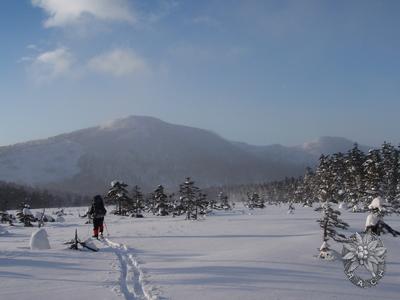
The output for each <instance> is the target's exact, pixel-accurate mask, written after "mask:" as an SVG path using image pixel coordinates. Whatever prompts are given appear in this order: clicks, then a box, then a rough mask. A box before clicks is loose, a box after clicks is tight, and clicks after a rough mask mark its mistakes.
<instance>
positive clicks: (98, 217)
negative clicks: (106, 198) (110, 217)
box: [88, 195, 107, 238]
mask: <svg viewBox="0 0 400 300" xmlns="http://www.w3.org/2000/svg"><path fill="white" fill-rule="evenodd" d="M106 213H107V210H106V208H105V207H104V202H103V198H102V197H101V196H100V195H97V196H95V197H94V198H93V203H92V206H91V207H90V209H89V211H88V215H91V216H92V218H93V237H94V238H98V237H99V234H100V236H103V222H104V216H105V215H106Z"/></svg>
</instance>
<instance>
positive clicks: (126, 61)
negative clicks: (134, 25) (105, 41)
mask: <svg viewBox="0 0 400 300" xmlns="http://www.w3.org/2000/svg"><path fill="white" fill-rule="evenodd" d="M88 67H89V68H90V69H91V70H93V71H96V72H100V73H106V74H111V75H113V76H117V77H118V76H126V75H131V74H134V73H139V72H144V71H146V70H147V69H148V68H147V65H146V62H145V61H144V59H142V58H141V57H139V56H138V55H137V54H136V53H135V52H134V51H132V50H130V49H114V50H112V51H110V52H106V53H103V54H100V55H98V56H95V57H93V58H92V59H91V60H90V61H89V62H88Z"/></svg>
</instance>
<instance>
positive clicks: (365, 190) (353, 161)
mask: <svg viewBox="0 0 400 300" xmlns="http://www.w3.org/2000/svg"><path fill="white" fill-rule="evenodd" d="M202 191H203V193H205V194H206V195H207V199H208V200H215V199H217V197H218V195H220V193H221V192H222V193H223V194H225V195H226V196H228V198H229V201H231V202H247V201H249V199H251V198H254V197H257V198H260V199H262V201H263V202H266V203H302V204H304V205H307V206H312V204H313V203H315V202H320V201H321V200H323V199H326V198H329V199H330V200H329V201H332V202H335V203H338V202H345V203H347V204H348V205H349V206H350V207H353V208H354V209H358V208H360V209H365V208H366V207H367V206H368V205H369V203H370V201H371V200H372V198H374V197H376V196H377V195H380V196H382V197H383V198H385V199H386V200H387V201H388V202H389V205H390V206H391V207H392V208H393V210H394V211H396V212H398V213H400V147H395V146H392V145H391V144H389V143H386V142H385V143H384V144H383V145H382V147H381V148H380V149H372V150H370V151H369V152H368V153H364V152H362V151H361V150H360V149H359V148H358V145H357V144H355V145H354V147H353V148H352V149H350V150H349V151H348V152H347V153H335V154H332V155H321V157H320V160H319V164H318V166H317V167H316V169H315V170H312V169H311V168H307V170H305V175H304V176H302V177H298V178H286V179H284V180H282V181H275V182H266V183H255V184H245V185H232V186H222V187H221V186H215V187H208V188H203V189H202ZM155 192H156V191H154V192H153V193H148V194H147V195H145V198H152V197H153V196H154V193H155ZM176 197H177V193H172V194H170V195H169V197H168V198H169V199H170V201H172V202H174V201H175V200H174V199H175V198H176ZM90 201H91V199H90V198H89V197H88V196H82V195H77V194H72V193H67V192H55V191H49V190H45V189H37V188H32V187H26V186H22V185H17V184H13V183H5V182H1V181H0V210H7V209H15V208H17V207H18V206H19V205H20V204H21V203H27V204H30V205H31V207H32V208H39V207H66V206H87V205H89V204H90Z"/></svg>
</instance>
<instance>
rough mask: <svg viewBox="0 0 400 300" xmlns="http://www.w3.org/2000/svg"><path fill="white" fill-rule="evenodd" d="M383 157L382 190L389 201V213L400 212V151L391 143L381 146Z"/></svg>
mask: <svg viewBox="0 0 400 300" xmlns="http://www.w3.org/2000/svg"><path fill="white" fill-rule="evenodd" d="M381 157H382V173H383V174H382V178H381V181H382V191H383V193H382V194H383V195H382V196H383V198H384V199H386V201H387V202H388V207H387V213H392V212H395V213H399V212H400V211H399V208H400V203H399V199H398V197H397V194H398V187H399V183H400V161H399V159H400V151H399V149H396V148H395V147H394V146H392V145H391V144H389V143H386V142H384V143H383V145H382V147H381Z"/></svg>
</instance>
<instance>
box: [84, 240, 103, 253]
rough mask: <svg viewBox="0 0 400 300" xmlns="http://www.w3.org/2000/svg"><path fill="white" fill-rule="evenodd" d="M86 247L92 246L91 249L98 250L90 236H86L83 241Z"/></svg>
mask: <svg viewBox="0 0 400 300" xmlns="http://www.w3.org/2000/svg"><path fill="white" fill-rule="evenodd" d="M83 243H84V244H85V245H86V246H87V247H89V248H92V249H93V250H96V251H97V250H99V248H98V247H97V246H96V244H95V243H94V241H93V239H92V238H88V239H87V240H85V241H84V242H83Z"/></svg>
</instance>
